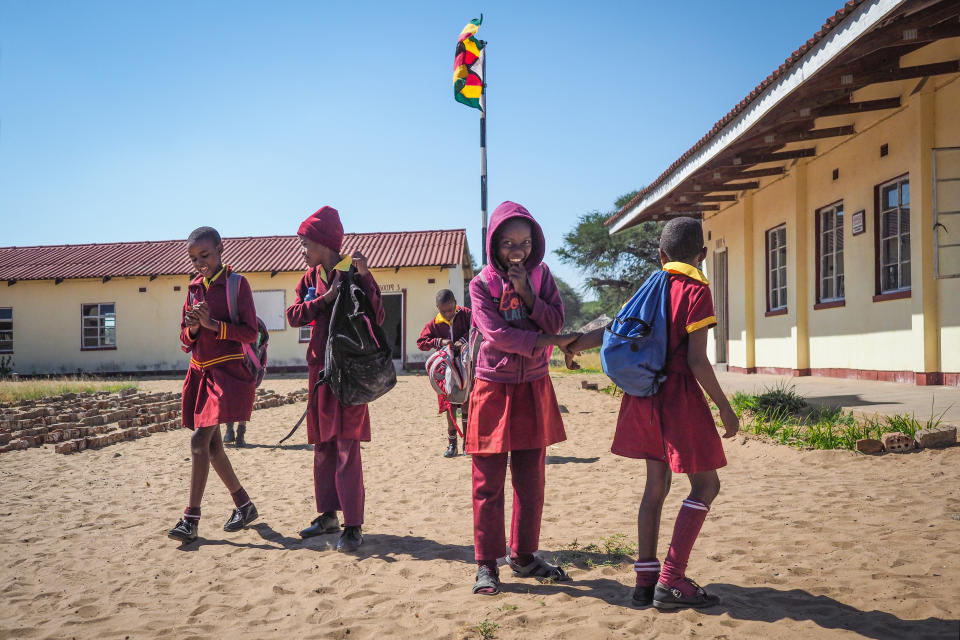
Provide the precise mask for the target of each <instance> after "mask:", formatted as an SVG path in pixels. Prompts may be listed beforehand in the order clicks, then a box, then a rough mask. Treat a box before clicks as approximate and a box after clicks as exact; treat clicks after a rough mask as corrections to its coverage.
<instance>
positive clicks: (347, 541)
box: [337, 527, 363, 553]
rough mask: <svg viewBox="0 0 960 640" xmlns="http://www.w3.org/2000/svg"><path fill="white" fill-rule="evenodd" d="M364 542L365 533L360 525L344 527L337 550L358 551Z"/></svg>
mask: <svg viewBox="0 0 960 640" xmlns="http://www.w3.org/2000/svg"><path fill="white" fill-rule="evenodd" d="M361 544H363V533H361V531H360V527H344V528H343V533H341V534H340V539H339V540H337V551H343V552H345V553H349V552H351V551H356V550H357V549H359V548H360V545H361Z"/></svg>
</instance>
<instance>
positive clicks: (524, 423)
mask: <svg viewBox="0 0 960 640" xmlns="http://www.w3.org/2000/svg"><path fill="white" fill-rule="evenodd" d="M516 218H520V219H522V220H524V221H526V222H528V223H529V224H530V227H531V235H532V240H533V243H532V245H533V246H532V248H531V251H530V254H529V255H528V257H527V259H526V261H525V263H524V266H525V267H526V269H527V272H528V274H530V273H532V272H534V271H537V269H538V267H539V268H540V269H543V270H546V271H545V275H544V276H543V277H542V278H541V285H540V287H539V291H537V292H536V296H535V298H534V305H533V308H532V309H530V310H527V308H526V306H525V305H524V303H523V300H522V299H521V298H520V296H519V295H518V294H517V292H516V291H515V290H514V288H513V284H512V283H511V282H510V280H509V279H508V278H507V277H506V271H505V270H504V269H502V268H501V267H499V266H494V267H491V268H493V269H494V271H495V272H496V275H495V276H494V277H496V278H499V279H500V282H501V285H502V287H501V295H500V298H499V299H495V298H493V296H492V294H491V292H490V289H489V288H488V286H487V282H486V280H485V276H484V273H483V272H481V273H480V274H479V275H477V276H476V277H475V278H474V279H473V280H472V281H471V282H470V299H471V300H472V301H473V324H474V326H476V327H477V328H478V329H479V331H480V333H481V334H483V342H482V343H481V345H480V350H479V352H478V354H477V366H476V379H475V380H474V384H473V391H472V392H471V394H470V415H469V417H468V418H467V433H466V439H465V444H464V451H465V452H466V453H468V454H472V455H473V522H474V525H473V527H474V532H473V540H474V557H475V558H476V560H477V561H479V562H491V561H493V560H496V559H498V558H500V557H502V556H503V555H504V551H505V548H506V536H505V535H504V486H505V480H506V470H507V466H508V457H509V466H510V475H511V481H512V484H513V518H512V520H511V523H510V549H511V556H524V555H527V554H532V553H533V552H535V551H536V550H537V548H538V547H539V543H540V522H541V518H542V515H543V501H544V485H545V466H544V465H545V460H546V447H547V446H549V445H551V444H555V443H557V442H561V441H563V440H566V437H567V436H566V433H565V432H564V429H563V418H562V417H561V416H560V408H559V406H558V404H557V397H556V395H555V394H554V391H553V384H552V383H551V382H550V375H549V360H550V349H549V348H547V347H542V346H537V338H538V336H539V335H540V334H542V333H547V334H555V333H558V332H559V331H560V330H561V329H562V328H563V316H564V314H563V301H562V300H561V299H560V292H559V290H558V288H557V285H556V282H555V281H554V279H553V277H552V276H550V273H549V270H547V267H546V265H543V264H542V262H541V261H542V260H543V255H544V252H545V242H544V238H543V231H542V230H541V228H540V225H539V224H537V222H536V221H535V220H534V219H533V217H532V216H531V215H530V213H529V212H528V211H527V210H526V209H525V208H524V207H522V206H520V205H518V204H516V203H513V202H504V203H502V204H501V205H500V206H498V207H497V208H496V209H495V210H494V212H493V215H492V216H491V218H490V227H489V228H488V230H487V253H488V258H489V263H490V264H491V265H498V261H497V260H496V254H495V251H496V249H495V244H494V236H495V235H496V232H497V230H498V229H499V228H500V227H501V226H502V225H503V224H504V223H506V222H507V221H508V220H511V219H516ZM537 272H538V273H540V271H537ZM534 289H535V290H536V289H537V287H534Z"/></svg>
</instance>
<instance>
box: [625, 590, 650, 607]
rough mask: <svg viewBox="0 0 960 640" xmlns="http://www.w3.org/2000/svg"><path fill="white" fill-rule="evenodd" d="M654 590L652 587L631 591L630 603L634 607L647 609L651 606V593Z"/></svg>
mask: <svg viewBox="0 0 960 640" xmlns="http://www.w3.org/2000/svg"><path fill="white" fill-rule="evenodd" d="M654 590H656V587H655V586H654V585H650V586H649V587H636V588H635V589H634V590H633V597H632V598H631V599H630V601H631V602H632V603H633V606H635V607H649V606H650V605H651V604H653V592H654Z"/></svg>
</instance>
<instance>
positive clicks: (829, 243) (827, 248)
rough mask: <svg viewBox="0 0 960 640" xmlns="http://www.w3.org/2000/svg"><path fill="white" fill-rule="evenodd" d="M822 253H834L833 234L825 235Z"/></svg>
mask: <svg viewBox="0 0 960 640" xmlns="http://www.w3.org/2000/svg"><path fill="white" fill-rule="evenodd" d="M820 252H821V253H825V254H826V253H833V232H832V231H827V232H826V233H824V234H823V246H821V247H820Z"/></svg>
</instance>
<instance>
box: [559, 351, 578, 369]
mask: <svg viewBox="0 0 960 640" xmlns="http://www.w3.org/2000/svg"><path fill="white" fill-rule="evenodd" d="M573 358H574V354H573V353H570V352H569V351H564V352H563V360H564V363H565V364H566V365H567V369H570V370H571V371H576V370H577V369H579V368H580V363H579V362H576V361H575V360H574V359H573Z"/></svg>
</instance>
